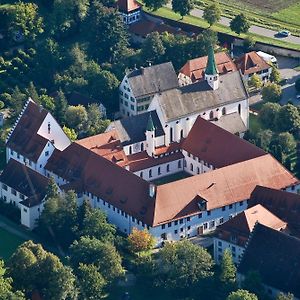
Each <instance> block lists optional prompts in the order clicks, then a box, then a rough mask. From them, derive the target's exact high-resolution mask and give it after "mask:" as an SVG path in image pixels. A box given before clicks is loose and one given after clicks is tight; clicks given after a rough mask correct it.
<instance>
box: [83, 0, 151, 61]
mask: <svg viewBox="0 0 300 300" xmlns="http://www.w3.org/2000/svg"><path fill="white" fill-rule="evenodd" d="M151 1H152V0H151ZM85 30H86V32H87V36H88V38H89V40H90V41H91V43H90V48H89V50H90V52H91V54H92V55H93V56H94V57H95V58H97V59H98V60H99V61H101V62H107V61H110V62H118V61H119V60H120V59H121V58H122V57H123V53H124V52H126V49H127V46H128V33H127V30H126V28H125V25H124V23H123V21H122V19H121V18H120V15H119V12H118V11H117V10H116V9H114V8H108V7H105V6H103V5H102V4H100V3H99V2H95V1H94V2H93V4H92V6H91V8H90V13H89V18H87V22H86V29H85Z"/></svg>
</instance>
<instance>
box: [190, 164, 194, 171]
mask: <svg viewBox="0 0 300 300" xmlns="http://www.w3.org/2000/svg"><path fill="white" fill-rule="evenodd" d="M190 169H191V171H192V172H193V170H194V166H193V164H191V165H190Z"/></svg>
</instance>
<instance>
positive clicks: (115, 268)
mask: <svg viewBox="0 0 300 300" xmlns="http://www.w3.org/2000/svg"><path fill="white" fill-rule="evenodd" d="M70 262H71V264H72V266H73V267H74V268H75V269H77V268H78V267H79V264H80V263H83V264H94V265H95V266H96V267H97V268H98V271H99V272H101V274H102V276H103V277H104V279H105V280H106V281H108V282H111V281H112V280H114V279H116V278H118V277H120V276H122V275H123V274H124V270H123V267H122V264H121V256H120V254H119V253H118V252H117V250H116V248H115V247H114V246H113V245H112V244H110V243H103V242H101V241H100V240H98V239H96V238H90V237H86V236H83V237H81V238H80V239H79V240H78V241H75V242H74V243H73V244H72V245H71V247H70Z"/></svg>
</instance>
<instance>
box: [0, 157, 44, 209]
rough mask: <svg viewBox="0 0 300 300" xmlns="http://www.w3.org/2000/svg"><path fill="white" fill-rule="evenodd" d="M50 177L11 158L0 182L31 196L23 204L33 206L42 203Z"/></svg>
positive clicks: (0, 177)
mask: <svg viewBox="0 0 300 300" xmlns="http://www.w3.org/2000/svg"><path fill="white" fill-rule="evenodd" d="M48 181H49V179H48V178H47V177H45V176H43V175H41V174H40V173H38V172H36V171H34V170H32V169H31V168H28V167H26V166H25V165H24V164H21V163H19V162H18V161H16V160H14V159H10V160H9V162H8V164H7V165H6V167H5V169H4V170H3V172H2V173H1V175H0V182H2V183H4V184H6V185H8V186H9V187H11V188H13V189H15V190H16V191H18V192H19V193H21V194H23V195H24V196H26V197H28V198H31V199H30V201H28V200H25V201H23V203H22V204H24V205H26V204H27V206H32V205H35V204H38V203H40V201H42V199H43V198H44V197H45V194H46V189H47V186H48Z"/></svg>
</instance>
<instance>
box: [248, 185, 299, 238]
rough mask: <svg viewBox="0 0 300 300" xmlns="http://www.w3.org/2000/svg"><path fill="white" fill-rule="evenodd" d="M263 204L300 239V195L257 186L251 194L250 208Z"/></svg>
mask: <svg viewBox="0 0 300 300" xmlns="http://www.w3.org/2000/svg"><path fill="white" fill-rule="evenodd" d="M256 204H261V205H263V206H264V207H266V208H267V209H268V210H269V211H271V212H272V213H273V214H275V215H276V216H278V217H279V218H281V219H282V220H284V221H285V222H287V223H288V227H289V230H290V231H291V234H292V235H295V236H297V237H300V195H298V194H294V193H290V192H285V191H278V190H275V189H272V188H267V187H263V186H257V187H256V188H255V189H254V191H253V192H252V194H251V198H250V201H249V206H253V205H256Z"/></svg>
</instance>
